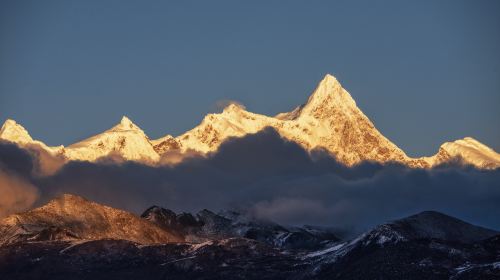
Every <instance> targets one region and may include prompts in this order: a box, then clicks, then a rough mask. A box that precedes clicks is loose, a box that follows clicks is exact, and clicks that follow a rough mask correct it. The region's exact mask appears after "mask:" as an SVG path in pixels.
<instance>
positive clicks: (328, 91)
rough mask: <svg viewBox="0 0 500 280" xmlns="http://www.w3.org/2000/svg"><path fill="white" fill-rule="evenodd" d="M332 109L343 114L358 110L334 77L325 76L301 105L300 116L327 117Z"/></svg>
mask: <svg viewBox="0 0 500 280" xmlns="http://www.w3.org/2000/svg"><path fill="white" fill-rule="evenodd" d="M334 108H336V109H339V110H343V111H344V112H345V113H349V111H351V110H359V109H357V106H356V102H355V101H354V99H352V97H351V95H350V94H349V93H348V92H347V91H346V90H345V89H344V88H342V85H341V84H340V82H339V81H338V80H337V79H336V78H335V77H334V76H332V75H330V74H326V75H325V77H324V78H323V79H322V80H321V82H320V83H319V84H318V86H317V87H316V89H315V90H314V92H313V93H312V94H311V96H310V97H309V99H308V100H307V102H306V103H305V104H304V105H303V107H302V109H301V112H300V116H304V115H307V116H313V117H316V118H321V117H329V115H328V113H329V111H330V110H331V109H334Z"/></svg>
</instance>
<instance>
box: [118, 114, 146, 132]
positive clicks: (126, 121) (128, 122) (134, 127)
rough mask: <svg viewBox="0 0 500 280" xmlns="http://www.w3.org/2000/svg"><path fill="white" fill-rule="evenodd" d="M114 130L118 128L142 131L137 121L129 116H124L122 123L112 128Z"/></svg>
mask: <svg viewBox="0 0 500 280" xmlns="http://www.w3.org/2000/svg"><path fill="white" fill-rule="evenodd" d="M112 130H113V131H117V130H137V131H142V130H141V129H140V128H139V127H138V126H137V125H136V124H135V123H133V122H132V121H131V120H130V119H129V118H128V117H127V116H123V117H122V119H121V120H120V123H119V124H117V125H116V126H114V127H113V128H112Z"/></svg>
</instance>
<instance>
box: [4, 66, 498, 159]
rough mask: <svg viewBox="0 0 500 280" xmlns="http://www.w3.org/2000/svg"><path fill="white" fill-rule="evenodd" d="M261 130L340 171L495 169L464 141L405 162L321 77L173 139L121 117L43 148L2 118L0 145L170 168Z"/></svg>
mask: <svg viewBox="0 0 500 280" xmlns="http://www.w3.org/2000/svg"><path fill="white" fill-rule="evenodd" d="M266 127H271V128H273V129H275V130H276V131H277V132H278V133H279V134H280V135H281V137H283V138H285V139H287V140H289V141H293V142H296V143H298V144H299V145H300V146H302V147H303V148H304V149H306V150H308V151H311V150H313V149H318V148H321V149H325V150H326V151H328V152H329V153H330V154H331V155H333V156H335V158H336V159H337V160H338V161H339V162H340V163H342V164H345V165H346V166H353V165H356V164H359V163H361V162H363V161H372V162H377V163H382V164H383V163H388V162H395V163H399V164H403V165H406V166H409V167H412V168H432V167H434V166H437V165H441V164H446V163H448V162H452V161H453V162H457V161H459V162H461V163H463V164H465V165H472V166H474V167H476V168H479V169H496V168H498V167H500V154H498V153H497V152H495V151H494V150H493V149H491V148H489V147H487V146H486V145H484V144H482V143H480V142H479V141H477V140H475V139H474V138H471V137H465V138H464V139H460V140H456V141H452V142H446V143H444V144H443V145H441V147H440V148H439V150H438V151H437V153H436V154H435V155H433V156H426V157H420V158H411V157H409V156H407V155H406V153H405V152H404V151H402V150H401V149H400V148H398V146H397V145H395V144H394V143H392V142H391V141H390V140H389V139H387V138H386V137H384V136H383V135H382V134H381V133H380V132H379V131H378V130H377V129H376V128H375V126H374V125H373V123H372V122H371V121H370V120H369V119H368V117H367V116H365V114H363V112H362V111H361V110H360V109H359V108H358V107H357V106H356V102H355V101H354V100H353V99H352V98H351V95H350V94H349V93H348V92H347V91H346V90H345V89H344V88H343V87H342V86H341V84H340V83H339V82H338V81H337V79H336V78H335V77H333V76H332V75H329V74H327V75H326V76H325V77H324V78H323V79H322V80H321V81H320V83H319V84H318V86H317V87H316V89H315V90H314V91H313V93H312V94H311V96H310V97H309V99H308V100H307V102H306V103H305V104H303V105H301V106H298V107H297V108H295V109H294V110H292V111H291V112H287V113H280V114H278V115H276V116H274V117H269V116H264V115H259V114H255V113H251V112H248V111H246V110H245V109H244V108H243V107H242V106H240V105H237V104H230V105H228V106H227V107H226V108H225V109H224V110H223V112H222V113H219V114H208V115H207V116H205V118H204V119H203V120H202V122H201V123H200V124H199V125H198V126H197V127H195V128H193V129H191V130H189V131H187V132H186V133H184V134H182V135H179V136H177V137H174V136H172V135H165V136H164V137H161V138H159V139H156V140H151V139H149V137H148V136H147V135H146V134H145V133H144V131H142V130H141V129H140V128H139V127H138V126H137V125H135V124H134V123H133V122H132V121H131V120H130V119H128V118H127V117H123V118H122V120H121V121H120V123H119V124H117V125H116V126H114V127H112V128H110V129H109V130H106V131H104V132H103V133H101V134H98V135H95V136H92V137H90V138H88V139H85V140H82V141H80V142H78V143H75V144H72V145H70V146H68V147H64V146H57V147H49V146H47V145H45V144H44V143H43V142H41V141H38V140H33V138H32V137H31V136H30V134H29V133H28V131H26V129H25V128H23V127H22V126H21V125H20V124H18V123H16V122H15V121H14V120H10V119H9V120H7V121H5V123H4V124H3V126H2V129H1V130H0V139H1V140H5V141H9V142H13V143H16V144H18V145H19V146H21V147H23V148H25V149H27V150H28V151H30V152H32V153H33V154H35V155H36V156H39V157H40V156H44V157H48V158H57V159H60V160H62V161H63V162H68V161H90V162H95V161H99V160H108V161H109V160H111V161H123V160H127V161H136V162H140V163H144V164H148V165H161V164H165V163H172V162H178V161H179V160H182V157H183V156H186V155H192V154H199V155H206V154H209V153H213V152H216V151H217V148H218V147H219V146H220V145H221V144H222V143H223V142H224V141H225V140H227V139H229V138H232V137H243V136H245V135H247V134H250V133H256V132H259V131H261V130H263V129H264V128H266ZM174 155H175V156H174Z"/></svg>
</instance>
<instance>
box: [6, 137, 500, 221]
mask: <svg viewBox="0 0 500 280" xmlns="http://www.w3.org/2000/svg"><path fill="white" fill-rule="evenodd" d="M12 149H13V148H12V145H5V144H3V145H0V159H1V160H0V166H3V167H4V168H6V167H8V168H10V169H9V170H13V171H11V172H10V173H11V174H12V173H15V174H16V175H15V176H18V177H21V178H24V180H26V181H27V182H29V183H30V184H31V185H34V186H36V188H35V189H36V191H37V192H39V193H40V194H41V198H40V199H39V200H38V204H40V203H44V202H46V201H47V200H48V199H50V198H52V197H54V196H55V195H58V194H61V193H74V194H78V195H82V196H84V197H87V198H89V199H91V200H95V201H98V202H101V203H106V204H108V205H111V206H114V207H119V208H123V209H127V210H130V211H133V212H136V213H141V212H142V211H143V210H145V209H146V208H147V207H149V206H151V205H153V204H156V205H161V206H164V207H166V208H170V209H173V210H175V211H198V210H201V209H203V208H207V209H212V210H223V209H228V208H237V209H244V210H247V211H249V212H250V213H252V214H254V215H256V216H258V217H261V218H267V219H272V220H275V221H277V222H282V223H286V224H319V225H331V226H336V227H344V228H353V227H355V228H357V229H358V230H362V229H366V228H368V227H370V226H373V225H375V224H378V223H381V222H385V221H387V220H389V219H396V218H400V217H403V216H406V215H410V214H414V213H416V212H419V211H423V210H437V211H442V212H444V213H447V214H449V215H453V216H456V217H458V218H461V219H464V220H466V221H469V222H472V223H476V224H479V225H483V226H488V227H491V228H495V229H500V220H499V219H498V216H499V215H500V170H496V171H480V170H476V169H474V168H468V167H460V168H458V167H453V166H448V167H446V166H443V167H440V168H435V169H432V170H420V169H409V168H406V167H404V166H401V165H397V164H393V165H386V166H382V165H380V164H375V163H364V164H361V165H359V166H356V167H353V168H347V167H345V166H343V165H341V164H339V163H337V162H336V161H335V159H334V158H333V157H331V156H330V155H329V154H328V153H326V152H324V151H321V150H316V151H313V152H312V153H311V154H309V153H308V152H306V151H305V150H303V149H302V148H301V147H300V146H299V145H297V144H295V143H293V142H289V141H286V140H284V139H282V138H281V137H280V136H279V135H278V134H277V133H276V132H275V131H274V130H272V129H266V130H264V131H262V132H260V133H257V134H252V135H248V136H246V137H243V138H238V139H236V138H235V139H231V140H228V141H227V142H225V143H224V144H223V145H222V146H221V147H220V149H219V151H218V152H217V153H214V154H212V155H209V156H208V157H200V156H193V157H190V158H187V159H185V160H184V161H182V162H181V163H179V164H176V165H168V166H162V167H151V166H145V165H141V164H137V163H132V162H126V163H123V164H119V165H118V164H109V163H106V164H104V163H101V164H95V163H88V162H70V163H68V164H66V165H65V166H64V167H62V168H61V169H60V170H59V171H58V172H56V173H55V174H53V175H51V176H45V177H40V176H34V175H33V172H32V171H31V169H32V168H33V164H32V161H30V160H27V159H26V155H25V154H26V153H24V154H23V151H21V150H19V149H18V151H17V153H19V158H17V157H12V153H13V151H12ZM5 150H7V151H10V156H9V157H5V156H4V154H8V155H9V153H7V152H5ZM30 165H31V167H30ZM10 212H12V211H10Z"/></svg>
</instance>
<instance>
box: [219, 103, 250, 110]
mask: <svg viewBox="0 0 500 280" xmlns="http://www.w3.org/2000/svg"><path fill="white" fill-rule="evenodd" d="M245 109H246V107H245V105H243V104H241V103H237V102H231V103H229V104H228V105H227V106H226V107H224V110H223V112H239V111H244V110H245Z"/></svg>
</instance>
